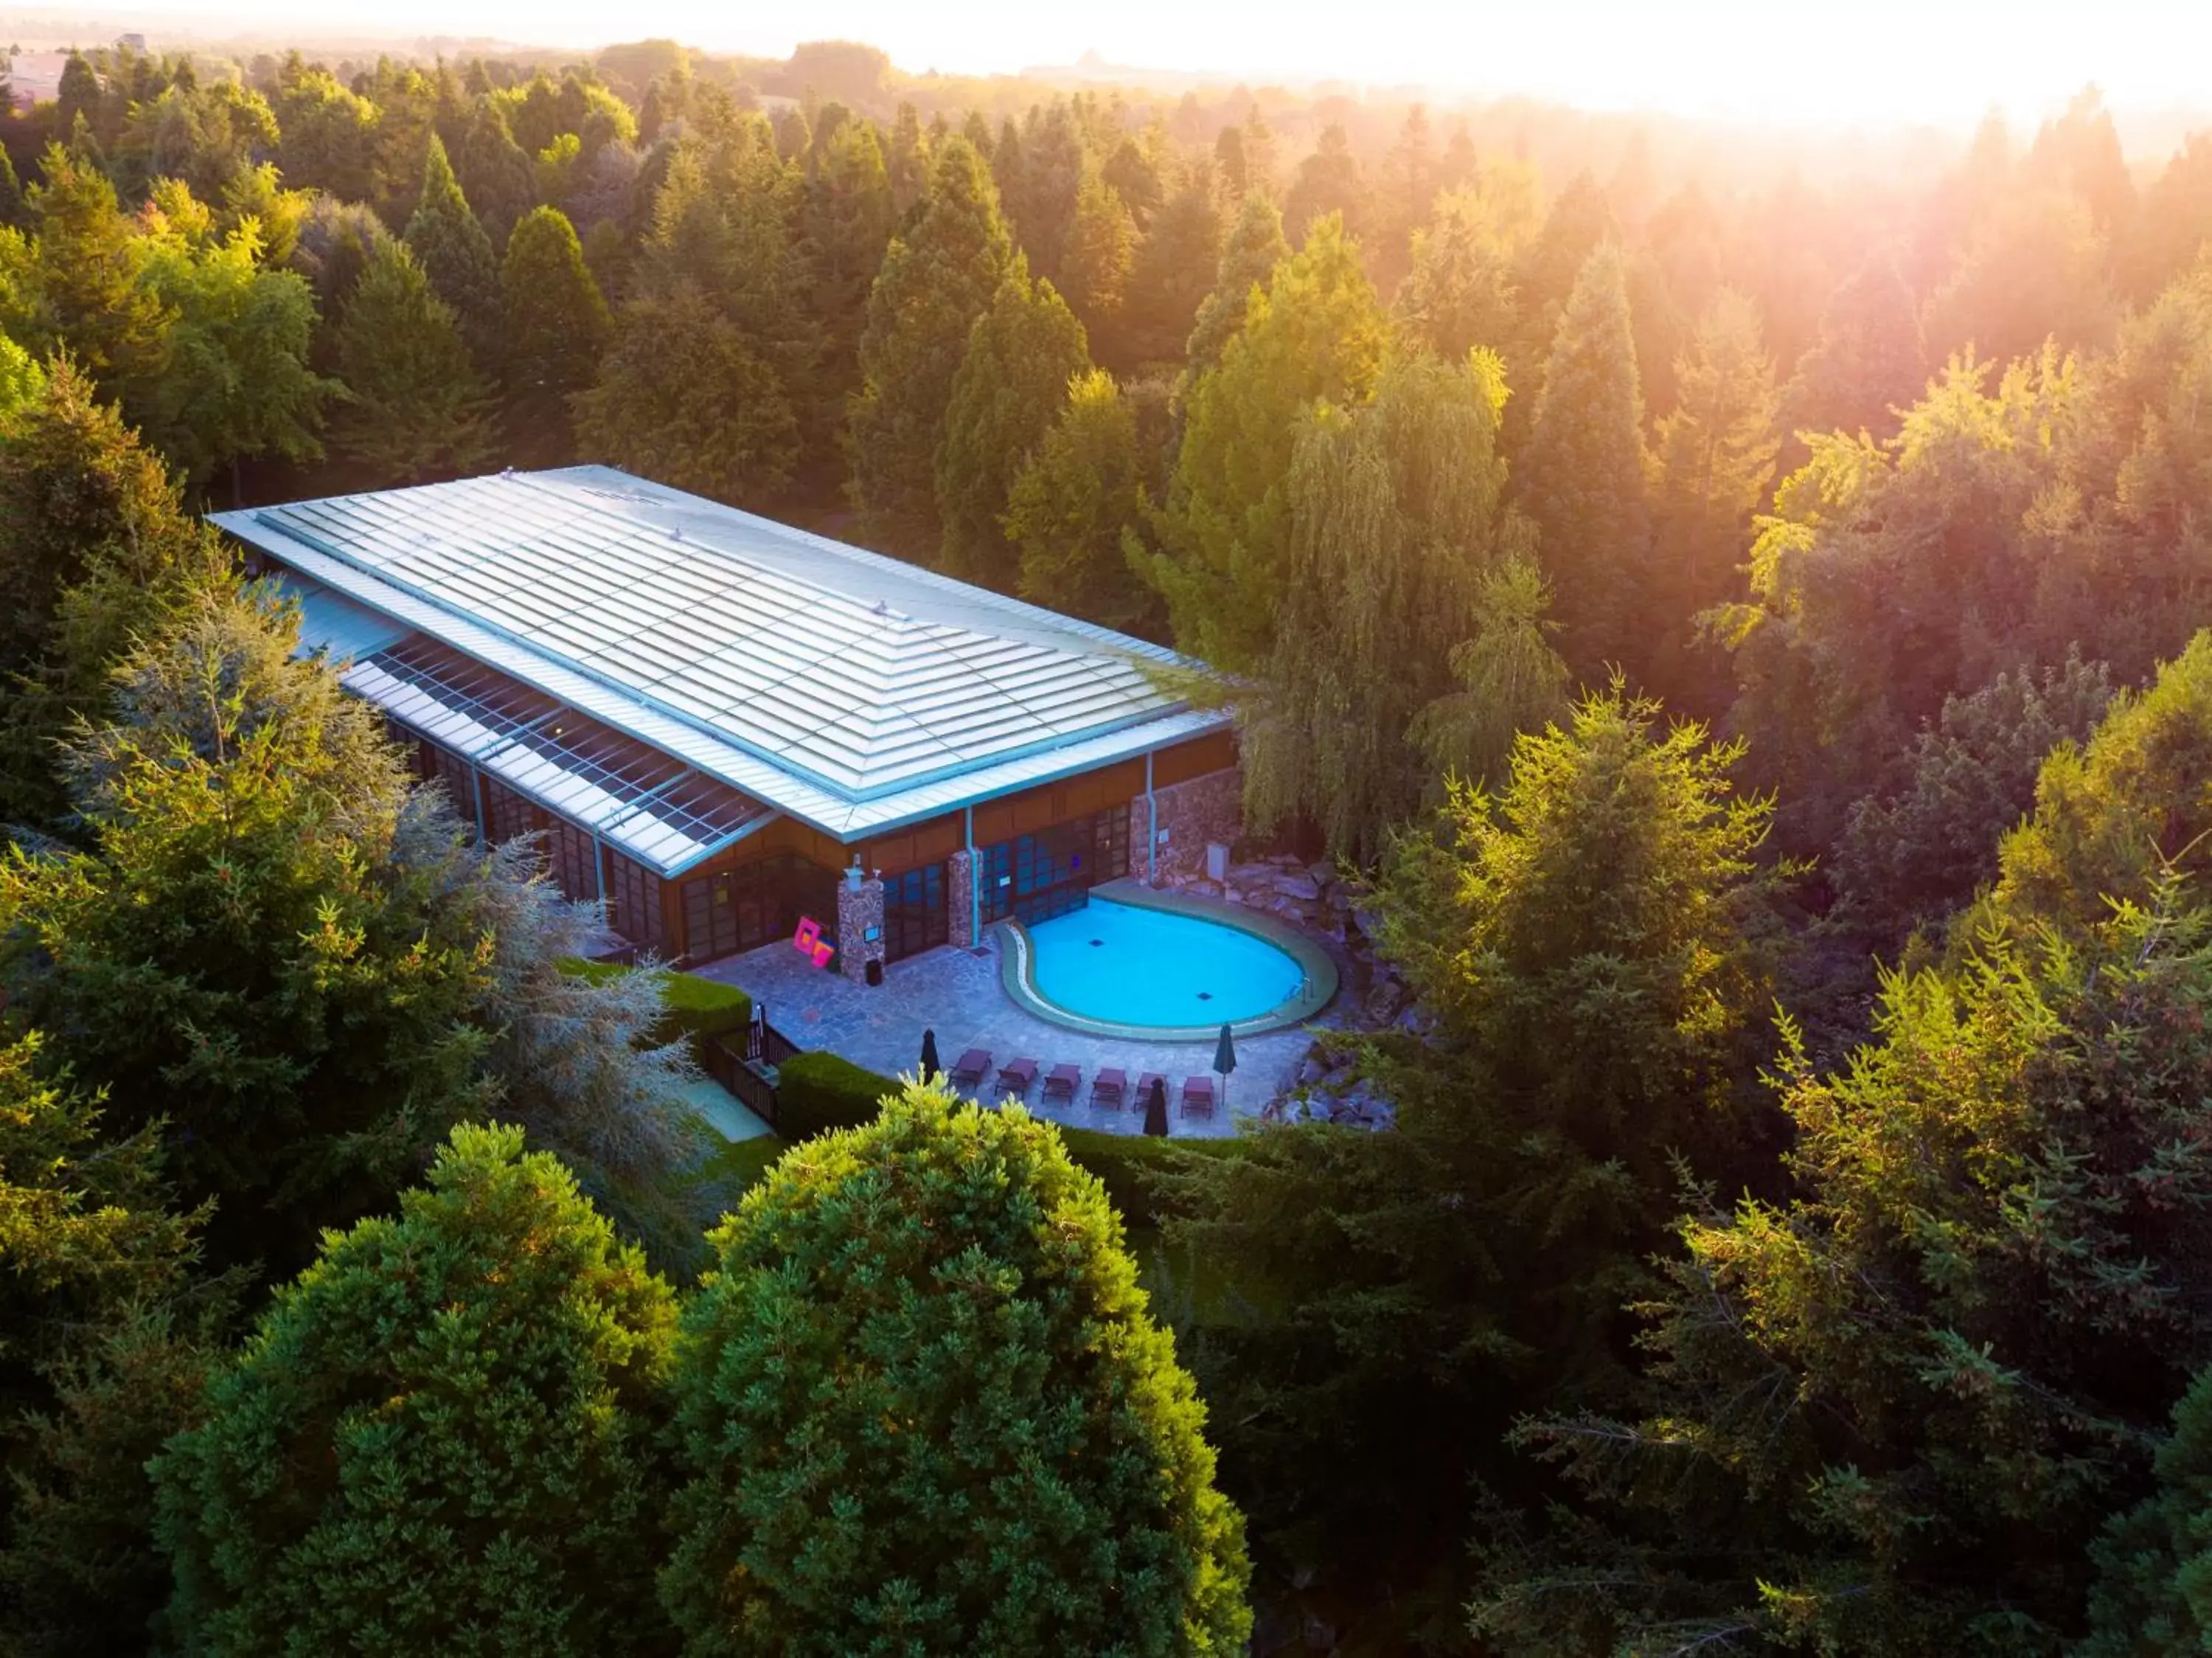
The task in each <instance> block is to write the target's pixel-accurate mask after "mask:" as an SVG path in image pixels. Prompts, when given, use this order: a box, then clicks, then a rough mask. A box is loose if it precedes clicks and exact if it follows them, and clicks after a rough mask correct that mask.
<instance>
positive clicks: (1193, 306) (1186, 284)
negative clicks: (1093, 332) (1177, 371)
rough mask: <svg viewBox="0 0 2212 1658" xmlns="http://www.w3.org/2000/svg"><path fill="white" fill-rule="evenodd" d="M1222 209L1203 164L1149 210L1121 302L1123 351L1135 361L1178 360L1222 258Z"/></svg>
mask: <svg viewBox="0 0 2212 1658" xmlns="http://www.w3.org/2000/svg"><path fill="white" fill-rule="evenodd" d="M1221 243H1222V224H1221V210H1220V208H1219V207H1218V205H1217V204H1216V203H1215V199H1214V187H1213V177H1212V173H1211V171H1210V170H1209V169H1207V168H1203V167H1194V168H1190V169H1188V171H1187V172H1186V173H1185V174H1184V176H1183V180H1182V183H1181V184H1180V185H1179V186H1177V187H1176V190H1175V191H1174V192H1173V193H1172V194H1170V196H1169V197H1168V198H1167V199H1166V200H1165V201H1164V203H1162V204H1161V206H1160V210H1159V211H1158V212H1157V213H1155V214H1153V215H1152V223H1151V224H1150V225H1149V226H1148V227H1147V228H1146V231H1145V236H1144V240H1143V241H1140V242H1139V243H1138V244H1137V252H1136V257H1135V259H1134V260H1133V262H1132V264H1131V266H1130V270H1129V287H1128V297H1127V301H1126V302H1125V303H1124V304H1123V306H1122V328H1123V332H1124V338H1125V339H1126V341H1127V347H1126V349H1127V356H1128V357H1129V359H1130V361H1131V362H1133V363H1170V362H1179V361H1180V360H1181V359H1182V357H1183V353H1184V350H1185V347H1186V345H1187V344H1188V341H1189V339H1190V335H1191V329H1192V327H1193V326H1194V325H1195V324H1196V322H1197V321H1198V308H1199V307H1200V306H1201V305H1203V304H1204V303H1205V302H1206V295H1207V294H1208V293H1209V292H1211V291H1212V283H1213V279H1214V276H1215V273H1216V271H1217V268H1218V266H1219V265H1220V263H1221Z"/></svg>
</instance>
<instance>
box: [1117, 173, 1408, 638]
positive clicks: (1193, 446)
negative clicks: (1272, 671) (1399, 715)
mask: <svg viewBox="0 0 2212 1658" xmlns="http://www.w3.org/2000/svg"><path fill="white" fill-rule="evenodd" d="M1200 326H1201V327H1203V326H1204V321H1203V319H1201V320H1200ZM1385 332H1387V327H1386V324H1385V322H1384V320H1383V314H1382V309H1381V308H1380V307H1379V306H1378V305H1377V304H1376V299H1375V290H1374V289H1373V288H1372V287H1371V286H1370V285H1369V283H1368V281H1367V276H1366V272H1365V271H1363V270H1362V269H1361V268H1360V264H1359V251H1358V247H1355V246H1354V245H1353V243H1352V241H1351V239H1350V238H1348V237H1347V236H1346V235H1345V234H1344V228H1343V226H1342V225H1341V224H1340V223H1339V222H1337V221H1336V220H1335V219H1334V217H1329V218H1324V219H1321V220H1319V221H1317V222H1316V223H1315V224H1314V226H1313V228H1312V230H1311V231H1310V234H1309V235H1308V236H1307V238H1306V245H1305V246H1304V247H1302V248H1300V249H1299V250H1298V252H1297V253H1294V254H1292V255H1291V257H1290V258H1289V259H1285V260H1284V261H1283V263H1282V264H1281V265H1279V266H1278V267H1277V269H1276V271H1275V274H1274V277H1273V280H1271V281H1270V282H1269V283H1268V285H1267V291H1266V292H1265V293H1264V294H1255V295H1254V296H1253V297H1252V299H1251V302H1250V305H1249V311H1248V313H1247V314H1246V316H1245V319H1244V326H1243V328H1241V329H1240V330H1239V331H1238V332H1237V334H1236V335H1235V336H1234V337H1233V338H1231V340H1230V342H1229V344H1228V347H1227V349H1226V350H1224V352H1223V353H1222V357H1221V363H1220V366H1219V367H1218V368H1216V369H1211V370H1209V371H1208V372H1207V373H1206V374H1205V375H1201V376H1200V378H1199V381H1198V382H1197V385H1196V386H1195V387H1194V389H1193V391H1192V393H1191V396H1190V417H1189V420H1188V424H1187V425H1186V426H1185V428H1184V431H1183V439H1182V448H1180V449H1179V450H1178V451H1177V453H1176V466H1175V472H1174V474H1173V476H1172V478H1171V479H1170V485H1169V491H1168V499H1167V504H1166V507H1165V509H1164V511H1163V512H1162V513H1161V514H1160V515H1159V520H1158V530H1159V533H1160V537H1161V539H1162V541H1163V543H1164V546H1163V548H1162V550H1161V551H1160V552H1157V553H1154V554H1152V555H1151V556H1150V557H1149V558H1147V559H1146V561H1145V569H1146V572H1147V578H1148V579H1149V580H1150V581H1151V582H1152V583H1153V585H1154V586H1156V587H1157V588H1158V590H1159V592H1160V594H1161V595H1162V596H1163V597H1164V598H1165V599H1166V600H1167V604H1168V614H1169V618H1170V620H1171V621H1172V622H1173V624H1174V626H1175V635H1176V643H1177V644H1178V645H1179V646H1180V647H1181V648H1182V649H1185V650H1187V651H1189V652H1190V653H1192V654H1193V655H1197V656H1199V657H1200V658H1202V659H1203V660H1205V661H1208V662H1211V663H1212V665H1213V666H1214V667H1218V668H1220V669H1223V670H1225V671H1226V672H1229V673H1256V672H1259V671H1261V669H1262V668H1264V667H1265V666H1266V664H1267V659H1268V655H1269V653H1270V652H1271V651H1272V650H1273V646H1274V641H1275V629H1276V607H1277V605H1278V603H1279V601H1280V599H1281V595H1282V592H1283V587H1284V583H1285V581H1286V580H1287V579H1288V573H1289V568H1290V557H1289V552H1290V537H1291V517H1290V497H1289V491H1288V480H1289V477H1290V469H1291V454H1292V453H1293V451H1294V449H1295V448H1296V446H1297V432H1298V423H1299V419H1300V417H1301V415H1302V414H1303V412H1304V409H1305V407H1306V405H1309V404H1310V403H1311V402H1313V401H1314V400H1315V399H1328V400H1329V401H1331V402H1334V403H1337V404H1339V405H1342V406H1345V407H1353V406H1356V405H1358V404H1360V403H1362V402H1364V400H1365V399H1366V396H1367V393H1368V392H1369V390H1370V388H1371V387H1372V386H1373V384H1374V381H1375V375H1376V371H1377V370H1378V369H1380V367H1381V365H1382V356H1383V337H1384V334H1385Z"/></svg>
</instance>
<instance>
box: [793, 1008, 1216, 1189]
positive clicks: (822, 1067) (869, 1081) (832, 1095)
mask: <svg viewBox="0 0 2212 1658" xmlns="http://www.w3.org/2000/svg"><path fill="white" fill-rule="evenodd" d="M900 1086H901V1085H900V1084H899V1083H898V1082H895V1081H893V1080H892V1079H891V1078H890V1077H888V1076H883V1075H881V1074H880V1073H878V1072H876V1071H872V1070H868V1069H866V1067H865V1066H861V1065H856V1064H853V1063H852V1061H850V1060H848V1059H841V1058H838V1057H837V1056H836V1054H834V1053H825V1052H822V1051H814V1052H811V1053H802V1054H798V1055H796V1056H794V1057H793V1058H790V1059H788V1060H786V1061H785V1062H784V1064H783V1066H782V1068H781V1070H780V1071H779V1072H778V1073H777V1078H776V1089H775V1131H776V1133H777V1134H778V1135H780V1136H781V1137H782V1138H784V1139H785V1140H787V1141H793V1140H805V1139H811V1137H813V1136H815V1135H817V1134H827V1133H829V1131H832V1130H834V1129H841V1128H858V1127H860V1125H861V1124H863V1123H866V1122H869V1121H871V1120H872V1119H873V1118H874V1117H875V1114H876V1108H877V1106H878V1105H879V1104H880V1103H881V1102H882V1100H883V1098H884V1095H885V1094H896V1093H897V1092H898V1091H899V1088H900ZM1054 1126H1055V1127H1057V1128H1059V1129H1060V1140H1061V1142H1062V1143H1064V1144H1065V1145H1066V1147H1067V1155H1069V1156H1071V1157H1073V1159H1074V1160H1075V1161H1077V1162H1078V1163H1079V1164H1081V1165H1082V1166H1083V1167H1085V1168H1086V1169H1089V1170H1090V1171H1091V1173H1093V1174H1096V1175H1097V1177H1098V1179H1099V1183H1100V1184H1101V1185H1102V1186H1104V1187H1105V1188H1106V1196H1107V1197H1108V1198H1109V1199H1110V1200H1111V1201H1112V1203H1113V1204H1114V1207H1115V1208H1116V1209H1118V1210H1121V1218H1122V1219H1123V1220H1124V1221H1125V1222H1127V1223H1128V1224H1129V1225H1131V1226H1152V1225H1154V1224H1156V1223H1157V1222H1158V1219H1159V1206H1158V1202H1157V1201H1156V1200H1155V1199H1154V1198H1153V1196H1152V1191H1151V1189H1150V1187H1149V1186H1148V1185H1147V1184H1146V1179H1145V1178H1144V1177H1145V1175H1146V1173H1147V1172H1148V1171H1152V1170H1156V1169H1159V1168H1161V1167H1164V1166H1166V1165H1167V1164H1168V1163H1169V1162H1170V1161H1172V1160H1174V1159H1175V1158H1176V1157H1177V1156H1179V1155H1182V1153H1184V1152H1190V1153H1193V1154H1194V1155H1198V1156H1202V1157H1220V1156H1226V1155H1234V1153H1235V1152H1236V1150H1237V1141H1236V1140H1234V1139H1221V1140H1164V1139H1162V1138H1160V1137H1158V1136H1157V1135H1146V1134H1108V1133H1106V1132H1104V1131H1102V1130H1099V1129H1091V1128H1068V1127H1066V1126H1065V1125H1059V1124H1055V1125H1054Z"/></svg>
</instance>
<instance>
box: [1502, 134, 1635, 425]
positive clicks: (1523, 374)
mask: <svg viewBox="0 0 2212 1658" xmlns="http://www.w3.org/2000/svg"><path fill="white" fill-rule="evenodd" d="M1614 234H1615V228H1614V224H1613V209H1612V206H1611V204H1609V203H1607V200H1606V198H1605V191H1604V189H1603V187H1602V186H1600V185H1599V183H1598V181H1597V178H1596V175H1595V174H1592V173H1591V172H1590V171H1589V169H1588V168H1584V169H1583V171H1582V172H1580V173H1577V174H1576V175H1575V176H1574V177H1573V178H1572V179H1571V180H1568V181H1567V187H1566V188H1565V190H1563V191H1561V192H1559V195H1558V196H1557V197H1556V198H1553V202H1552V204H1551V207H1550V209H1549V210H1548V211H1547V212H1546V213H1545V215H1544V221H1543V224H1542V227H1541V229H1539V230H1538V231H1537V233H1536V235H1534V237H1533V238H1532V239H1531V240H1530V241H1528V243H1527V244H1526V245H1525V246H1524V247H1522V249H1521V257H1520V259H1519V260H1518V261H1517V262H1516V266H1515V270H1514V276H1513V290H1514V301H1515V304H1516V308H1517V310H1518V312H1519V314H1520V326H1518V328H1517V329H1516V331H1515V335H1514V339H1513V342H1512V344H1511V345H1510V348H1509V349H1508V350H1506V352H1505V372H1506V374H1507V375H1508V376H1509V378H1510V380H1511V381H1512V383H1514V384H1516V385H1525V386H1528V387H1530V388H1531V389H1532V390H1533V389H1537V388H1540V387H1541V386H1542V384H1543V374H1544V364H1545V363H1546V361H1547V358H1548V357H1550V354H1551V350H1552V342H1553V340H1554V339H1556V338H1558V337H1559V320H1560V318H1561V316H1562V315H1563V314H1565V311H1566V308H1567V302H1568V300H1569V298H1570V297H1571V296H1572V295H1573V293H1574V289H1575V284H1576V283H1577V282H1578V281H1579V280H1580V279H1581V277H1582V271H1583V266H1584V265H1587V264H1588V263H1589V258H1590V255H1591V254H1593V253H1595V252H1596V251H1597V250H1598V248H1599V247H1601V246H1602V245H1603V244H1605V243H1606V242H1607V241H1612V240H1613V236H1614ZM1534 401H1535V399H1534V398H1529V399H1525V400H1524V401H1523V402H1522V405H1521V407H1520V410H1519V414H1520V418H1522V419H1523V420H1526V419H1528V418H1532V417H1533V416H1534ZM1511 418H1512V414H1511V411H1510V410H1509V412H1508V419H1509V422H1510V419H1511ZM1509 430H1510V429H1509ZM1513 436H1514V442H1512V443H1511V444H1510V446H1509V447H1510V448H1513V449H1515V450H1516V451H1517V450H1518V449H1519V448H1520V446H1521V444H1522V442H1525V441H1526V438H1527V431H1526V429H1525V427H1524V428H1522V430H1519V431H1518V432H1517V433H1514V434H1513Z"/></svg>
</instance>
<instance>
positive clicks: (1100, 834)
mask: <svg viewBox="0 0 2212 1658" xmlns="http://www.w3.org/2000/svg"><path fill="white" fill-rule="evenodd" d="M1128 873H1129V812H1128V808H1127V807H1123V806H1114V807H1109V808H1107V809H1106V810H1105V811H1103V812H1101V813H1099V814H1097V816H1096V817H1091V818H1080V819H1078V820H1076V821H1075V822H1073V823H1062V824H1056V825H1054V826H1053V827H1052V828H1050V829H1044V830H1040V831H1039V832H1037V833H1036V834H1034V835H1017V836H1016V837H1015V838H1013V839H1012V840H1007V841H1001V842H1000V843H999V844H997V845H996V846H992V847H987V848H986V849H985V850H983V852H982V854H981V857H980V858H979V860H978V875H979V878H980V879H981V881H982V883H983V891H982V905H981V908H982V918H983V920H984V921H985V922H986V923H989V922H994V921H1003V920H1005V919H1006V917H1008V916H1012V917H1015V918H1016V919H1017V920H1019V921H1024V922H1038V921H1049V920H1051V919H1052V917H1054V916H1057V915H1066V913H1067V912H1068V911H1070V910H1079V909H1081V908H1082V907H1083V906H1084V905H1085V904H1087V903H1089V902H1090V901H1091V888H1092V887H1096V886H1097V885H1098V883H1099V882H1101V881H1114V880H1116V879H1118V878H1119V877H1121V876H1122V875H1127V874H1128Z"/></svg>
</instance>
